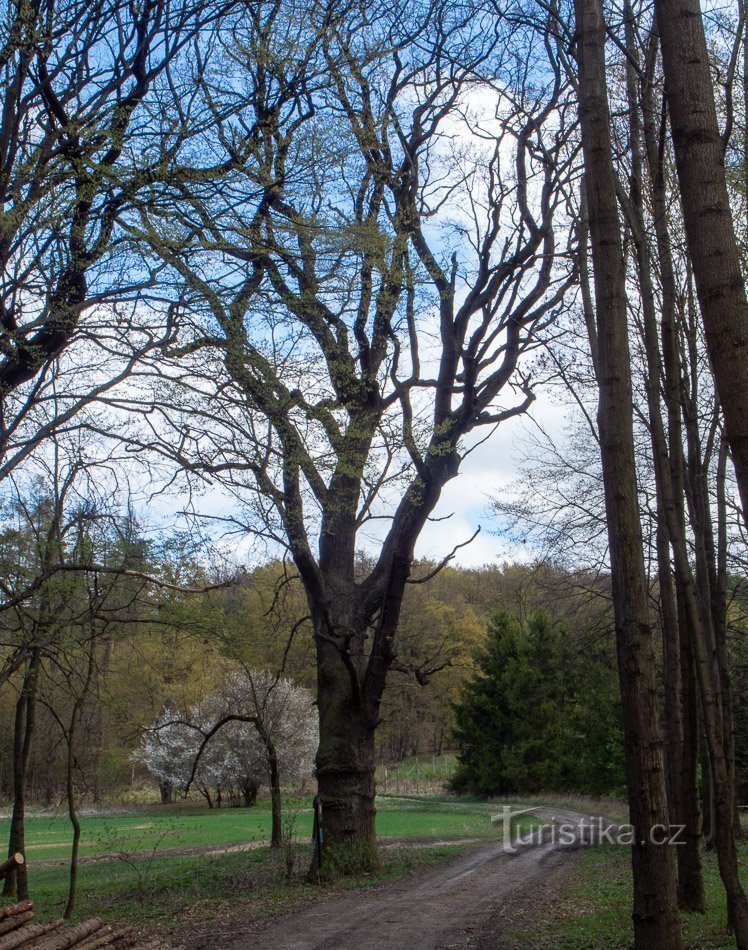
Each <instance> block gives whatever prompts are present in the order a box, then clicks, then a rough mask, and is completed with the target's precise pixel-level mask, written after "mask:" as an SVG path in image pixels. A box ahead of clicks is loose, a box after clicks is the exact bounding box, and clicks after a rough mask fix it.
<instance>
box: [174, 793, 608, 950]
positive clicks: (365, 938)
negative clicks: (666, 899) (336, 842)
mask: <svg viewBox="0 0 748 950" xmlns="http://www.w3.org/2000/svg"><path fill="white" fill-rule="evenodd" d="M535 814H536V815H537V816H538V817H541V818H542V819H543V820H544V821H550V820H551V818H552V817H553V818H555V819H556V831H554V830H552V826H551V825H546V826H545V830H544V833H543V834H542V836H541V835H536V836H535V841H534V843H532V844H530V845H526V846H521V847H520V848H519V849H518V850H516V851H515V852H514V853H511V852H510V853H508V852H507V848H506V846H505V843H504V842H492V843H491V844H489V845H484V846H482V847H480V848H476V849H474V850H472V851H470V852H468V853H467V854H463V855H462V856H460V857H459V858H457V859H455V860H454V861H451V862H449V863H448V864H445V865H442V866H440V867H438V868H432V869H429V870H425V871H420V872H416V873H415V874H413V875H411V876H410V877H408V878H406V879H402V880H399V881H395V882H393V883H390V884H385V885H383V886H382V887H379V888H376V889H370V890H368V889H367V890H360V891H355V892H352V893H349V894H345V895H343V896H337V897H332V898H329V899H327V900H321V901H317V902H315V903H314V904H312V905H311V906H309V907H306V908H304V909H302V910H299V911H297V912H296V913H293V914H289V915H284V916H282V917H280V918H275V919H274V920H272V921H271V922H270V923H269V924H268V925H266V926H264V927H263V928H262V929H261V930H258V929H257V928H256V926H252V932H251V934H250V933H245V934H241V931H240V929H239V927H238V926H237V927H235V928H233V929H232V931H233V932H227V931H223V932H222V933H220V935H219V934H217V933H214V934H212V935H208V934H205V935H203V936H202V937H196V939H195V940H194V941H188V946H189V947H190V950H203V948H208V947H221V948H227V950H245V948H246V950H250V948H251V950H389V948H398V950H399V948H403V950H469V948H478V947H486V946H497V945H498V944H499V942H500V938H501V934H500V932H497V930H496V928H499V929H500V927H501V915H502V908H506V907H507V906H508V905H510V903H511V901H512V898H513V897H516V898H517V899H521V900H522V901H523V902H526V901H527V898H528V895H531V894H532V891H533V889H534V888H537V887H539V886H541V885H542V883H543V882H544V881H546V880H547V879H550V878H554V877H556V876H558V872H559V870H560V869H561V868H562V867H563V865H564V864H568V865H569V866H571V864H572V863H573V862H574V861H575V860H576V858H577V857H578V853H579V851H580V849H581V848H582V847H585V846H587V845H589V844H592V843H594V837H595V835H594V833H592V832H591V829H590V824H591V822H590V816H585V815H582V814H580V813H578V812H570V811H566V810H558V811H553V812H551V811H550V810H548V809H541V808H539V809H536V810H535ZM559 822H560V823H563V824H564V826H565V827H566V834H565V835H564V836H563V837H562V836H561V835H560V834H558V833H556V832H557V831H558V823H559ZM594 823H595V826H596V827H600V828H609V827H611V826H612V822H610V821H608V820H607V819H597V818H595V819H594ZM598 823H599V824H598ZM538 839H540V840H538ZM560 842H563V843H560ZM489 922H490V928H491V930H492V931H493V934H492V935H489V934H487V933H486V929H487V928H488V927H489ZM513 926H515V927H516V926H517V923H516V920H513ZM487 939H488V940H489V942H488V943H487V942H486V940H487ZM491 940H492V941H493V942H491Z"/></svg>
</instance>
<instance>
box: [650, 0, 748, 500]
mask: <svg viewBox="0 0 748 950" xmlns="http://www.w3.org/2000/svg"><path fill="white" fill-rule="evenodd" d="M655 14H656V17H657V25H658V28H659V32H660V43H661V49H662V65H663V71H664V75H665V86H666V94H667V101H668V106H669V111H670V125H671V130H672V137H673V149H674V152H675V164H676V169H677V172H678V181H679V183H680V192H681V201H682V205H683V223H684V227H685V232H686V239H687V241H688V248H689V252H690V257H691V261H692V264H693V273H694V278H695V281H696V290H697V293H698V298H699V305H700V308H701V317H702V320H703V323H704V334H705V337H706V343H707V348H708V350H709V357H710V360H711V365H712V370H713V372H714V381H715V385H716V388H717V392H718V394H719V399H720V403H721V404H722V407H723V410H724V416H725V430H726V433H727V439H728V442H729V444H730V448H731V450H732V457H733V462H734V465H735V473H736V476H737V482H738V487H739V489H740V497H741V500H742V504H743V517H744V519H745V517H746V513H748V301H746V294H745V284H744V282H743V273H742V268H741V262H740V253H739V250H738V245H737V241H736V239H735V231H734V227H733V221H732V215H731V213H730V205H729V199H728V194H727V184H726V179H725V165H724V148H723V143H722V141H721V138H720V133H719V125H718V122H717V112H716V108H715V103H714V90H713V87H712V80H711V75H710V69H709V54H708V50H707V45H706V38H705V35H704V25H703V22H702V19H701V8H700V5H699V2H698V0H656V2H655Z"/></svg>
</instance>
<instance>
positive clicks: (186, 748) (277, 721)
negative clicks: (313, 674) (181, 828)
mask: <svg viewBox="0 0 748 950" xmlns="http://www.w3.org/2000/svg"><path fill="white" fill-rule="evenodd" d="M317 741H318V730H317V717H316V716H315V715H314V709H313V705H312V695H311V693H310V692H309V691H308V690H306V689H303V688H302V687H299V686H296V685H295V684H294V683H292V682H291V681H290V680H286V679H281V678H280V676H279V675H275V674H273V673H271V672H269V671H268V670H261V671H255V670H249V669H243V670H242V671H241V672H236V673H231V674H229V675H228V676H227V677H226V679H225V680H224V682H223V684H222V685H221V687H220V688H219V689H218V690H217V691H216V692H215V693H213V694H212V695H211V696H209V697H207V698H206V699H205V700H204V701H203V702H202V703H200V704H198V705H197V706H194V707H192V708H191V709H190V710H188V711H187V713H185V714H182V713H180V712H179V711H177V710H174V709H172V708H171V707H169V706H166V707H165V708H164V710H163V712H162V713H161V715H160V716H158V717H157V719H156V720H155V721H154V723H153V725H152V726H151V728H150V729H148V730H147V731H146V732H144V733H143V737H142V739H141V743H140V748H139V749H138V750H137V751H136V753H135V755H134V758H135V759H136V760H137V761H139V762H142V763H143V764H144V765H145V766H146V768H147V769H148V771H149V772H150V773H151V775H153V776H154V777H155V778H156V779H158V782H159V785H160V787H161V793H162V798H163V799H164V800H166V799H167V798H168V795H169V793H170V792H171V790H172V789H180V790H182V791H184V792H186V791H187V790H188V789H189V788H190V786H191V785H192V784H195V785H196V786H197V787H198V789H199V790H200V792H201V794H202V795H204V796H205V798H206V800H207V802H208V804H209V805H211V806H212V804H213V800H212V797H211V789H215V793H216V798H217V800H218V802H219V804H220V801H221V798H222V795H223V792H224V791H227V790H228V791H229V792H230V793H232V792H236V791H238V792H240V793H241V795H242V796H243V798H244V802H245V804H247V805H249V804H252V803H253V802H254V800H255V797H256V794H257V789H258V787H259V786H260V785H263V784H268V785H269V786H270V792H271V798H272V811H273V832H272V841H273V844H274V845H279V844H280V840H281V801H280V789H281V785H282V784H283V783H286V784H288V783H293V782H301V781H303V780H304V779H305V778H306V777H308V776H309V775H311V772H312V765H313V760H314V752H315V750H316V747H317Z"/></svg>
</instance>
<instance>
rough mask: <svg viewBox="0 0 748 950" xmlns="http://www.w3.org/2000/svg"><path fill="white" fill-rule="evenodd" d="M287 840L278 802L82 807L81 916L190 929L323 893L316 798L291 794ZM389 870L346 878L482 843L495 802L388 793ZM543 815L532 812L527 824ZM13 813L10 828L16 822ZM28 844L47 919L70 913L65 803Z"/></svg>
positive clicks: (491, 828)
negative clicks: (281, 843) (315, 856)
mask: <svg viewBox="0 0 748 950" xmlns="http://www.w3.org/2000/svg"><path fill="white" fill-rule="evenodd" d="M284 809H285V810H284V825H285V829H284V830H285V837H286V845H285V847H284V848H283V849H281V851H280V852H278V851H275V852H273V851H271V849H270V848H269V847H268V846H267V843H268V841H269V839H270V825H271V816H270V803H269V801H268V800H267V799H260V800H259V801H258V803H257V805H256V806H254V807H253V808H222V809H208V808H207V807H205V806H199V805H195V804H194V803H191V804H190V803H179V804H175V805H166V806H164V805H156V804H154V805H139V806H133V807H131V808H129V809H126V810H125V809H119V810H114V809H112V810H109V811H107V812H105V813H84V814H82V815H81V828H82V834H81V843H80V867H79V877H78V895H79V896H78V906H77V912H76V918H85V917H87V916H91V915H92V914H97V915H100V916H102V917H104V918H105V919H107V920H112V921H115V920H135V921H138V922H140V923H142V924H143V925H144V926H150V927H159V926H162V925H163V922H164V921H171V923H172V924H173V925H174V926H175V927H176V928H177V929H179V928H180V927H182V926H185V925H187V923H188V922H189V921H194V920H196V919H210V918H211V917H212V916H215V915H217V914H218V915H221V916H225V915H226V914H228V913H236V914H237V915H242V914H243V915H245V916H262V915H264V914H268V913H274V912H277V911H278V910H287V909H289V908H291V907H293V906H294V905H295V904H297V903H298V902H302V903H304V902H306V901H308V900H312V899H314V897H315V895H316V890H315V889H314V888H310V887H308V886H307V885H305V884H304V876H305V874H306V871H307V868H308V863H309V854H310V848H309V841H310V839H311V833H312V809H311V801H310V800H309V799H308V798H306V799H303V800H302V799H287V800H286V802H285V804H284ZM377 809H378V815H377V828H378V833H379V837H380V841H381V843H382V847H381V858H382V868H381V871H379V872H377V873H375V874H370V875H367V876H365V877H364V878H360V879H357V880H354V881H350V882H341V883H340V885H335V886H336V887H338V886H339V887H341V888H348V887H359V886H366V885H367V884H376V883H379V882H381V881H383V880H385V879H387V878H391V877H395V876H399V875H401V874H405V873H408V872H409V871H410V870H413V869H415V868H418V867H423V866H427V865H431V864H434V863H438V862H440V861H444V860H447V859H449V858H450V857H452V856H454V855H456V854H457V853H458V852H459V851H460V850H461V849H463V848H465V847H467V846H469V845H470V844H471V843H474V842H476V841H481V840H488V839H491V838H496V839H498V838H499V837H500V835H501V833H502V832H501V829H500V827H499V826H497V825H492V824H491V820H490V819H491V815H492V814H493V813H494V812H495V809H496V806H495V805H490V804H486V803H482V802H471V801H461V800H455V799H450V798H446V797H444V796H442V797H422V798H420V799H416V798H408V797H399V798H398V797H394V796H392V797H381V798H380V799H379V800H378V803H377ZM534 822H535V820H534V819H532V818H531V817H529V816H528V817H525V818H523V819H522V823H523V826H524V827H525V828H528V827H531V826H532V824H533V823H534ZM7 826H8V822H7V819H6V820H4V821H3V822H2V823H0V835H5V834H7V831H8V827H7ZM26 841H27V847H26V854H27V859H28V869H29V884H30V890H31V896H32V898H33V899H34V901H35V904H36V909H37V915H38V917H39V918H41V919H50V918H54V917H57V916H59V914H60V912H61V910H62V908H63V907H64V903H65V899H66V894H67V879H68V857H69V848H70V825H69V822H68V820H67V817H66V816H65V815H64V814H60V815H49V814H43V813H36V814H31V815H30V816H29V817H28V819H27V831H26Z"/></svg>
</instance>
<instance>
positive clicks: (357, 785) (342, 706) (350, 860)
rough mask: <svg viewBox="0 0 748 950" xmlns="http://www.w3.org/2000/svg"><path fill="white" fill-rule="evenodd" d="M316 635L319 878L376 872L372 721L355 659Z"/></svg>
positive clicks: (374, 718) (373, 723) (374, 725)
mask: <svg viewBox="0 0 748 950" xmlns="http://www.w3.org/2000/svg"><path fill="white" fill-rule="evenodd" d="M323 637H324V633H323V634H322V636H320V635H319V634H318V635H317V656H318V666H317V669H318V674H317V705H318V708H319V749H318V751H317V758H316V772H317V787H318V794H319V797H320V799H321V801H322V820H323V828H324V848H323V873H325V872H326V873H328V874H338V873H342V874H346V873H351V872H353V871H358V870H371V869H374V868H376V867H378V864H379V860H378V856H377V845H376V836H375V827H374V823H375V816H376V808H375V805H374V798H375V794H376V792H375V780H374V730H375V728H376V725H377V719H376V716H373V715H372V714H371V711H370V710H367V708H366V706H367V703H366V700H365V699H364V697H363V696H362V695H361V689H360V686H359V682H360V680H359V676H358V672H357V670H356V668H355V666H354V659H353V658H351V657H348V658H347V659H348V663H346V662H345V660H344V659H343V658H342V657H341V654H340V651H339V650H338V649H337V648H336V647H335V646H334V645H333V644H331V643H329V642H328V641H327V640H325V639H323Z"/></svg>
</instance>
